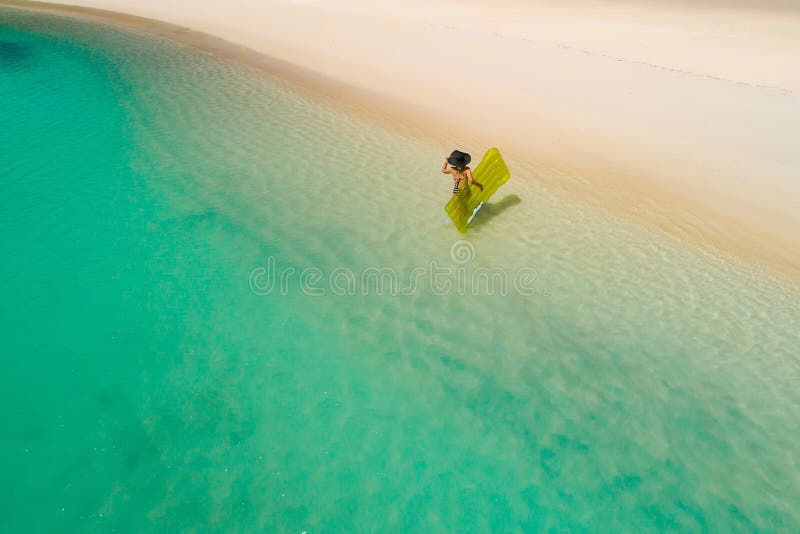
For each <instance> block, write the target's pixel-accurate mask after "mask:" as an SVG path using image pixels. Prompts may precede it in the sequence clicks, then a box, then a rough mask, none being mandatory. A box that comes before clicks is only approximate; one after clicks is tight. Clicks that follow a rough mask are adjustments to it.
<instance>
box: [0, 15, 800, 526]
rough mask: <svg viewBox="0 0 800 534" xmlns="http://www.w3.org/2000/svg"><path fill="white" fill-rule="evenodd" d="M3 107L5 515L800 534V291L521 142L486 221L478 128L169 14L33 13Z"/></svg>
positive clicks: (16, 42)
mask: <svg viewBox="0 0 800 534" xmlns="http://www.w3.org/2000/svg"><path fill="white" fill-rule="evenodd" d="M0 103H1V104H0V187H2V199H3V209H2V211H1V212H0V213H1V215H0V245H1V247H2V248H0V250H2V252H3V262H2V263H0V280H2V286H0V287H2V290H1V291H2V293H1V294H0V297H2V298H0V313H1V314H2V315H1V318H2V321H1V322H0V324H1V325H2V327H1V328H2V331H1V333H2V340H3V350H2V364H3V372H2V373H0V406H2V410H3V411H2V415H3V422H4V432H3V439H2V440H1V441H0V462H1V463H0V468H1V469H2V473H3V484H2V486H0V488H1V489H0V492H2V493H0V531H3V532H44V531H50V532H86V531H88V532H109V531H125V532H142V531H154V530H159V531H205V530H209V529H210V530H221V531H231V532H243V531H257V530H267V531H281V532H302V531H308V532H324V531H376V530H379V529H381V530H387V531H391V532H396V531H406V530H412V531H422V530H424V531H435V532H444V531H490V530H491V531H517V532H519V531H528V532H536V531H558V532H561V531H596V532H610V531H618V532H619V531H627V532H630V531H637V532H642V531H644V532H646V531H682V532H752V531H761V532H797V531H798V530H800V466H799V465H798V445H797V442H798V437H800V416H798V413H799V412H798V409H800V387H798V386H800V351H799V350H798V347H800V298H798V297H800V292H798V291H797V290H796V289H792V288H789V287H785V286H782V285H780V284H779V283H778V282H776V281H773V280H771V279H770V278H768V277H767V276H766V275H762V274H759V273H758V272H752V271H749V270H746V269H744V268H740V267H736V266H733V265H731V264H729V263H726V262H725V261H723V260H721V259H718V258H715V257H714V256H711V255H708V254H706V253H704V252H702V251H700V250H697V249H693V248H690V247H689V246H687V245H683V244H680V243H677V242H674V241H672V240H670V239H668V238H666V237H662V236H659V235H655V234H652V233H649V232H648V231H645V230H644V229H641V228H639V227H637V226H634V225H631V224H628V223H624V222H622V221H619V220H616V219H614V218H613V217H610V216H608V215H605V214H604V213H601V212H598V211H596V210H593V209H590V208H588V207H586V206H583V205H580V204H577V203H575V202H573V201H570V200H568V199H567V198H566V197H564V196H563V195H559V194H558V193H557V192H551V191H548V190H546V189H544V188H543V187H541V186H540V185H537V184H538V181H537V180H536V176H535V174H534V173H533V171H531V170H530V169H528V168H527V167H524V166H521V165H514V164H513V162H512V168H514V171H515V177H514V179H513V180H512V181H511V182H510V183H509V184H508V185H507V186H506V187H504V189H503V190H501V191H500V193H499V194H498V201H497V203H496V204H495V205H494V206H490V207H489V208H487V209H486V210H485V212H484V213H482V214H481V217H479V219H478V220H477V221H476V223H477V225H476V228H475V230H474V231H473V232H471V233H470V234H468V236H467V237H466V240H464V241H459V240H460V239H462V238H461V236H459V235H458V234H456V233H455V232H454V230H453V228H452V226H451V224H450V222H449V221H448V220H447V218H446V216H445V215H444V212H443V210H442V205H443V203H444V201H446V200H447V197H448V188H449V184H448V182H447V180H446V179H444V178H442V177H441V176H440V175H438V174H437V173H438V165H439V164H440V160H441V156H442V155H443V153H444V152H445V151H446V150H447V149H450V148H452V147H438V146H431V145H429V144H426V143H424V142H422V141H418V140H415V139H411V138H407V137H403V136H401V135H399V134H395V133H390V132H386V131H383V130H381V129H379V128H378V127H376V126H374V125H371V124H366V123H362V122H359V121H358V120H356V119H354V118H353V117H351V116H350V115H348V114H347V113H345V112H344V111H343V110H342V109H341V108H340V107H337V106H334V105H329V104H331V103H330V102H326V101H324V100H322V99H319V98H312V97H311V96H309V95H306V94H305V93H303V92H302V91H299V90H297V89H295V88H293V87H292V86H290V85H288V84H287V83H285V82H282V81H280V80H275V79H269V78H265V77H264V76H262V75H259V74H257V73H254V72H250V71H248V70H246V69H245V68H243V67H241V66H239V65H236V64H233V63H229V62H226V61H222V60H220V59H217V58H215V57H213V56H211V55H208V54H204V53H201V52H198V51H195V50H192V49H188V48H185V47H181V46H178V45H175V44H173V43H169V42H165V41H161V40H157V39H154V38H150V37H145V36H140V35H134V34H130V33H125V32H122V31H118V30H114V29H109V28H105V27H101V26H94V25H87V24H84V23H79V22H75V21H70V20H66V19H59V18H54V17H49V16H42V15H32V14H28V13H24V12H22V11H17V10H9V9H0ZM309 268H314V269H318V271H305V273H306V274H305V275H303V276H304V278H303V279H302V280H301V279H300V278H301V275H300V273H302V272H303V271H304V270H306V269H309ZM372 268H381V269H383V271H381V272H382V273H383V274H385V275H386V276H388V277H389V281H391V276H393V275H392V274H391V273H395V275H394V276H396V277H397V280H398V284H399V285H402V286H403V287H402V288H401V289H403V291H400V290H398V291H397V293H398V294H396V295H394V294H392V293H393V291H392V289H391V287H389V286H388V285H387V286H385V287H384V288H383V290H381V288H380V287H379V285H378V284H377V283H375V281H374V279H372V278H369V276H365V273H374V272H375V271H374V270H370V269H372ZM292 269H294V274H293V275H292V276H289V273H290V272H292V271H291V270H292ZM415 269H417V270H416V271H415ZM446 269H450V271H446ZM480 269H494V271H492V275H493V278H491V280H492V284H491V285H490V284H489V283H487V278H490V277H488V276H483V278H482V277H481V275H480V274H479V273H484V275H485V274H486V273H487V271H485V270H484V271H481V270H480ZM434 270H436V271H437V272H439V275H441V277H440V278H437V279H436V281H435V283H434V280H432V279H431V277H430V273H431V272H433V271H434ZM415 272H416V273H417V274H419V273H420V272H421V273H422V274H421V275H419V276H417V275H415V274H414V273H415ZM350 273H352V279H353V281H354V288H355V289H353V290H351V289H350V288H349V287H348V286H347V285H346V284H344V285H342V283H341V282H342V280H345V281H346V280H348V279H349V277H350V276H351V274H350ZM387 273H388V274H387ZM442 273H444V274H442ZM520 273H524V276H522V277H521V278H520ZM273 275H274V279H275V280H276V284H275V287H274V288H272V290H271V291H269V289H270V288H269V286H268V284H269V281H270V280H271V279H273ZM439 275H437V276H439ZM281 276H283V277H284V279H286V280H287V282H286V283H285V284H283V287H281V284H280V277H281ZM515 276H517V279H516V281H517V283H516V284H515V283H514V282H515V278H514V277H515ZM503 277H505V280H506V281H507V282H508V287H507V289H506V290H505V291H504V290H503V287H502V283H500V281H502V279H503ZM365 280H366V283H362V282H364V281H365ZM411 280H415V281H416V285H415V286H412V285H411V283H410V281H411ZM476 280H477V282H478V283H475V282H476ZM498 280H500V281H498ZM384 281H386V280H385V279H384ZM448 283H449V284H450V285H449V286H448ZM387 284H388V282H387ZM315 292H317V293H319V292H324V294H323V295H315V294H314V293H315ZM364 293H366V294H364ZM504 293H505V294H504Z"/></svg>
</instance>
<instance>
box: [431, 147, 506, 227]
mask: <svg viewBox="0 0 800 534" xmlns="http://www.w3.org/2000/svg"><path fill="white" fill-rule="evenodd" d="M472 177H473V178H474V179H475V181H476V182H478V183H479V184H481V185H482V186H483V191H481V190H480V189H478V188H477V187H475V186H472V185H470V184H467V185H466V186H464V188H463V189H461V190H459V192H458V193H456V194H454V195H453V198H451V199H450V201H449V202H448V203H447V205H446V206H445V207H444V211H446V212H447V214H448V215H449V216H450V219H452V221H453V224H455V225H456V228H458V231H459V232H461V233H462V234H463V233H465V232H466V231H467V228H469V223H470V221H471V220H472V218H473V217H474V216H475V214H476V213H477V212H478V210H479V209H480V208H481V206H483V204H484V203H485V202H488V200H489V199H490V198H491V197H492V195H494V193H495V191H497V190H498V189H499V188H500V186H501V185H503V184H504V183H506V182H507V181H508V179H509V178H511V172H510V171H509V170H508V167H507V166H506V162H505V161H503V156H501V155H500V151H499V150H497V149H496V148H492V149H489V151H488V152H487V153H486V155H485V156H483V159H482V160H481V162H480V163H479V164H478V166H477V167H475V170H474V171H473V172H472Z"/></svg>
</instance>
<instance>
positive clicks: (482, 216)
mask: <svg viewBox="0 0 800 534" xmlns="http://www.w3.org/2000/svg"><path fill="white" fill-rule="evenodd" d="M520 202H522V199H521V198H519V197H518V196H517V195H514V194H511V195H508V196H505V197H503V198H502V199H501V200H500V201H498V202H487V203H486V204H484V205H483V206H482V207H481V209H480V210H479V211H478V213H476V214H475V218H474V219H473V220H472V222H471V223H470V226H472V227H473V228H477V227H479V226H483V225H484V224H486V223H488V222H489V221H491V220H492V219H494V218H495V217H497V216H498V215H500V214H501V213H503V212H504V211H506V210H507V209H509V208H512V207H514V206H516V205H517V204H519V203H520Z"/></svg>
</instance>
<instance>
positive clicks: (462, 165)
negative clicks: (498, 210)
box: [442, 150, 483, 195]
mask: <svg viewBox="0 0 800 534" xmlns="http://www.w3.org/2000/svg"><path fill="white" fill-rule="evenodd" d="M470 161H472V156H470V155H469V154H467V153H466V152H461V151H460V150H453V153H452V154H450V155H449V156H447V157H446V158H445V159H444V165H442V173H444V174H450V175H452V177H453V194H454V195H455V194H458V192H459V191H460V190H461V189H463V188H464V187H466V186H467V184H475V185H476V186H478V187H479V188H480V190H481V191H483V186H482V185H481V184H479V183H478V182H476V181H475V179H474V178H473V177H472V171H471V170H470V168H469V167H467V165H469V162H470ZM448 164H449V165H451V167H448V166H447V165H448Z"/></svg>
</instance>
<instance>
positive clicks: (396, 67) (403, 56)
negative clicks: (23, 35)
mask: <svg viewBox="0 0 800 534" xmlns="http://www.w3.org/2000/svg"><path fill="white" fill-rule="evenodd" d="M67 3H68V4H72V5H75V6H81V7H87V8H96V9H102V10H110V11H115V12H120V13H126V14H132V15H136V16H140V17H146V18H150V19H156V20H159V21H165V22H169V23H172V24H176V25H180V26H183V27H187V28H190V29H192V30H196V31H198V32H203V33H206V34H210V35H213V36H218V37H220V38H222V39H225V40H227V41H230V42H232V43H235V44H238V45H242V46H244V47H247V48H249V49H252V50H254V51H257V52H261V53H263V54H266V55H268V56H270V57H273V58H276V59H279V60H282V61H285V62H287V63H289V64H292V65H297V66H299V67H302V68H305V69H308V70H309V71H312V72H314V73H318V74H320V75H322V76H323V77H324V78H325V79H326V80H327V82H326V83H328V84H329V85H330V84H331V83H333V84H338V83H341V84H342V85H341V87H342V94H347V95H349V96H351V97H352V98H354V99H356V100H357V99H358V98H361V97H363V98H364V102H366V103H367V104H365V105H369V106H370V107H371V109H375V108H376V107H377V108H381V106H382V105H384V104H385V106H384V108H383V109H385V111H386V120H388V121H392V120H395V118H396V117H398V114H401V115H403V116H404V117H406V119H404V120H405V121H406V123H407V124H408V125H410V126H411V127H412V128H414V129H415V130H418V131H422V132H429V133H430V134H431V135H435V136H436V139H438V140H439V141H441V142H442V143H443V145H449V144H452V145H453V147H455V146H458V147H459V148H463V149H466V150H470V151H472V152H475V153H479V152H480V151H481V150H483V149H484V148H487V147H489V146H498V147H500V148H501V149H502V150H503V151H505V152H506V153H508V154H510V155H511V156H512V158H515V159H518V160H520V161H521V160H525V161H527V162H530V164H531V165H532V167H531V168H532V169H534V171H533V172H532V174H533V176H531V177H530V179H537V180H541V181H542V182H544V183H546V184H548V185H553V186H554V187H560V188H563V189H565V190H569V191H571V192H574V193H576V194H579V195H581V196H583V197H585V198H587V199H589V200H590V201H591V202H596V203H598V204H599V205H602V206H604V207H607V208H608V209H610V210H612V211H613V212H616V213H619V214H621V215H623V216H628V217H632V218H635V219H637V220H641V221H642V222H644V223H646V224H650V225H653V226H656V227H658V228H660V229H663V230H664V231H666V232H669V233H670V234H672V235H675V236H678V237H680V238H684V239H690V240H693V241H695V242H698V243H704V244H710V245H712V246H714V247H716V248H717V249H720V250H722V251H724V252H726V253H730V254H733V255H735V256H737V257H740V258H742V259H744V260H746V261H748V262H754V263H756V264H759V265H761V266H763V267H765V268H767V269H768V270H770V271H774V272H780V273H784V274H787V273H788V274H789V275H790V276H791V277H792V278H795V279H800V150H799V149H798V147H799V146H800V144H798V139H800V69H798V68H797V62H798V58H800V37H799V36H800V3H798V2H780V1H778V2H757V1H755V0H753V1H733V2H722V1H719V2H712V1H707V2H680V1H670V2H648V1H645V0H642V1H635V0H630V1H624V2H612V1H600V0H585V1H584V0H570V1H568V2H559V3H558V4H555V3H551V2H545V1H544V0H527V1H519V0H503V1H501V2H494V1H490V0H470V1H459V2H456V1H447V0H434V1H422V0H408V1H406V2H402V3H397V2H370V1H367V0H296V1H269V0H267V1H255V0H229V1H227V2H216V1H212V0H198V1H194V2H182V1H173V2H157V1H155V0H137V1H133V0H78V1H70V2H67ZM41 6H44V7H46V8H47V6H46V5H41ZM49 9H53V7H52V5H50V7H49ZM84 14H85V13H84ZM129 22H130V21H129ZM187 35H189V34H187ZM173 37H175V38H181V37H180V32H173ZM351 89H352V91H351ZM354 95H355V96H354ZM398 120H400V119H398ZM431 164H432V169H433V170H432V173H433V172H435V171H436V166H437V165H438V164H439V162H438V161H437V162H432V163H431Z"/></svg>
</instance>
